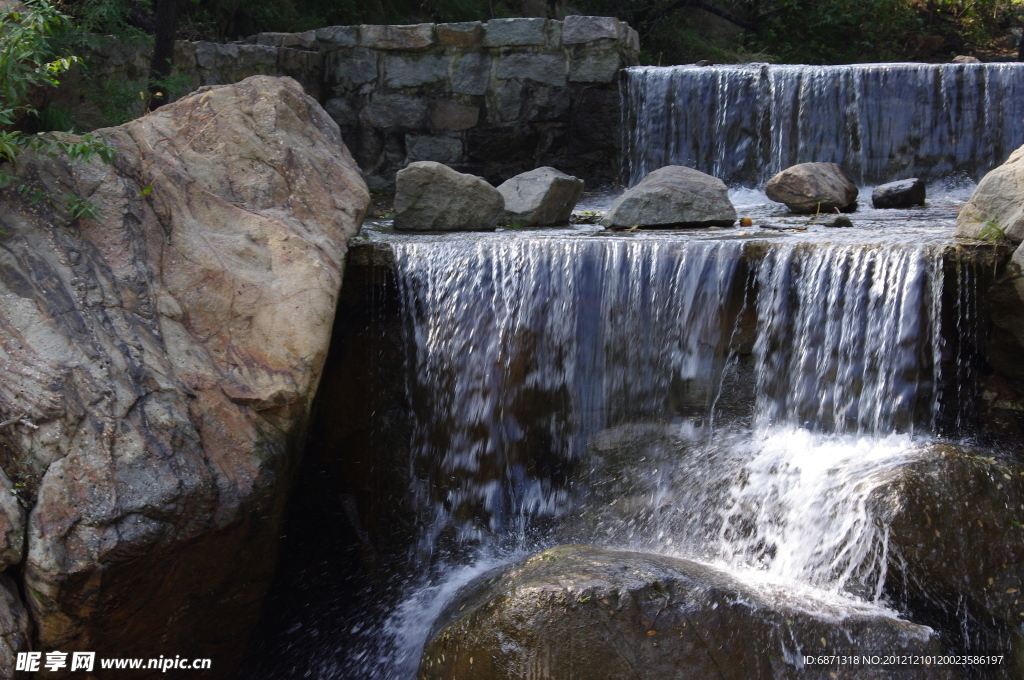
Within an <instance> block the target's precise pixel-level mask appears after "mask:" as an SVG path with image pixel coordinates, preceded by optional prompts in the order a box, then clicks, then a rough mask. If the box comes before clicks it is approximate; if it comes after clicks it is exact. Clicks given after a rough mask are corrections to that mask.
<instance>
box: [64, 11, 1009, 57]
mask: <svg viewBox="0 0 1024 680" xmlns="http://www.w3.org/2000/svg"><path fill="white" fill-rule="evenodd" d="M59 7H60V8H61V9H63V10H64V11H65V12H66V13H68V14H70V15H71V16H72V17H73V18H74V19H75V21H76V22H77V23H78V24H79V25H80V26H82V27H84V28H86V29H88V30H92V31H96V32H102V33H113V34H119V33H122V34H123V33H138V34H149V35H156V36H158V41H159V36H160V34H161V33H167V32H168V29H170V30H173V33H174V35H175V36H176V37H178V38H191V39H213V40H234V39H239V38H242V37H245V36H248V35H252V34H254V33H258V32H261V31H286V32H292V31H303V30H307V29H310V28H317V27H320V26H329V25H341V24H361V23H376V24H382V23H388V24H408V23H419V22H448V21H473V20H483V21H486V20H487V19H490V18H496V17H515V16H546V17H549V18H562V17H564V16H565V15H566V14H567V13H569V14H594V15H605V16H615V17H618V18H619V19H622V20H624V21H627V22H629V24H630V25H631V26H633V27H634V28H636V29H637V30H638V31H639V32H640V36H641V44H642V45H643V48H644V51H643V55H642V57H643V60H644V62H645V63H649V64H658V63H661V64H663V65H668V64H677V63H687V62H692V61H696V60H701V59H707V60H710V61H714V62H736V61H755V60H756V61H774V62H791V63H812V64H829V63H851V62H866V61H893V60H913V61H947V60H949V59H950V58H952V57H953V56H956V55H975V56H978V57H980V58H982V59H983V60H992V59H1016V57H1017V44H1018V43H1019V35H1020V31H1021V27H1022V22H1024V2H1022V1H1021V0H151V1H146V0H64V2H62V3H59Z"/></svg>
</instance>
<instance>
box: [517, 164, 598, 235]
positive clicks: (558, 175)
mask: <svg viewBox="0 0 1024 680" xmlns="http://www.w3.org/2000/svg"><path fill="white" fill-rule="evenodd" d="M498 191H499V192H500V193H501V195H502V197H503V198H504V199H505V214H504V216H503V217H502V221H503V222H504V223H505V224H518V225H521V226H524V227H551V226H554V225H558V224H568V223H569V217H570V216H571V215H572V209H573V208H575V207H576V203H577V202H578V201H579V200H580V196H582V195H583V180H581V179H579V178H577V177H573V176H572V175H567V174H565V173H564V172H560V171H558V170H556V169H554V168H549V167H543V168H537V169H536V170H530V171H529V172H524V173H522V174H519V175H516V176H515V177H513V178H511V179H509V180H507V181H505V182H503V183H502V184H500V185H498Z"/></svg>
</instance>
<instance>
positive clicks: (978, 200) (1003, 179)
mask: <svg viewBox="0 0 1024 680" xmlns="http://www.w3.org/2000/svg"><path fill="white" fill-rule="evenodd" d="M956 235H957V236H963V237H966V238H984V239H989V240H993V241H999V240H1002V239H1004V238H1005V239H1007V240H1009V241H1010V242H1012V243H1020V242H1021V241H1024V146H1022V147H1021V148H1019V149H1017V150H1016V151H1014V152H1013V153H1012V154H1010V157H1009V158H1008V159H1006V162H1005V163H1003V164H1002V165H1000V166H999V167H998V168H996V169H995V170H992V171H991V172H989V173H988V174H987V175H985V176H984V177H982V179H981V181H980V182H978V188H977V189H975V190H974V193H973V194H971V198H970V200H969V201H967V203H966V205H964V207H962V208H960V214H959V215H958V216H957V218H956Z"/></svg>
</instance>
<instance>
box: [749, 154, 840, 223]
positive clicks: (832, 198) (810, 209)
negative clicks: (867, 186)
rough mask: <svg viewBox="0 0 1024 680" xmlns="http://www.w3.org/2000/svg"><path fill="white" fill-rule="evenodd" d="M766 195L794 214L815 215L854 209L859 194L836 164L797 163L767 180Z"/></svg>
mask: <svg viewBox="0 0 1024 680" xmlns="http://www.w3.org/2000/svg"><path fill="white" fill-rule="evenodd" d="M765 194H767V195H768V198H770V199H771V200H773V201H777V202H779V203H785V204H786V207H788V208H789V209H790V210H792V211H793V212H797V213H818V212H832V210H834V209H836V208H838V209H839V210H847V209H849V208H851V207H852V206H855V205H856V200H857V194H858V190H857V186H856V185H855V184H854V183H853V182H851V181H850V179H849V178H848V177H847V176H846V175H845V174H844V173H843V171H842V169H841V168H840V167H839V166H838V165H836V164H835V163H800V164H798V165H794V166H792V167H789V168H786V169H785V170H783V171H782V172H780V173H778V174H777V175H775V176H774V177H772V178H771V179H770V180H768V184H767V186H766V187H765Z"/></svg>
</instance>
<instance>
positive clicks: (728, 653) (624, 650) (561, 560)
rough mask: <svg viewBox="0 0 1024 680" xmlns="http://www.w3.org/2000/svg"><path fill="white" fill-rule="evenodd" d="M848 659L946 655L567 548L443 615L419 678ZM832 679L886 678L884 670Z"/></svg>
mask: <svg viewBox="0 0 1024 680" xmlns="http://www.w3.org/2000/svg"><path fill="white" fill-rule="evenodd" d="M854 649H856V650H887V651H888V652H891V653H908V654H921V653H934V652H938V651H939V650H940V649H941V648H940V646H939V641H938V640H937V639H936V637H935V636H934V634H933V633H932V630H931V629H930V628H926V627H924V626H919V625H915V624H913V623H908V622H906V621H902V620H899V619H897V618H895V617H893V616H890V615H888V614H887V613H886V612H885V611H884V610H882V609H879V608H875V607H872V606H868V605H856V604H853V603H842V604H841V603H840V602H839V601H831V602H826V601H816V598H815V597H814V596H813V595H808V594H807V593H803V592H802V593H799V594H797V593H791V592H788V591H786V589H784V588H781V587H775V586H768V585H765V584H763V583H762V584H758V585H753V584H747V583H743V582H741V581H739V580H738V579H737V578H736V577H734V576H732V575H730V574H728V573H726V572H723V571H721V570H719V569H716V568H714V567H711V566H709V565H707V564H703V563H700V562H695V561H692V560H684V559H677V558H672V557H666V556H663V555H653V554H645V553H636V552H618V551H611V550H600V549H597V548H593V547H590V546H583V545H565V546H559V547H557V548H552V549H550V550H546V551H544V552H542V553H539V554H536V555H533V556H532V557H530V558H528V559H526V560H525V561H523V562H520V563H518V564H514V565H512V566H511V567H508V568H506V569H505V570H504V571H497V572H494V573H489V574H485V575H484V576H482V577H481V578H480V579H478V580H477V581H476V582H474V583H471V584H470V585H468V586H467V587H466V588H465V589H464V590H463V591H462V592H461V593H460V594H459V595H458V596H457V597H456V598H455V600H454V601H453V602H452V603H450V604H449V606H448V607H447V609H446V611H445V612H444V613H442V615H441V618H440V619H439V622H438V626H437V628H436V629H435V630H434V631H433V633H432V635H431V636H430V640H429V642H428V643H427V645H426V647H425V649H424V652H423V657H422V659H421V661H420V668H419V673H418V674H417V677H418V678H423V679H424V680H441V679H444V680H454V679H455V678H458V679H459V680H484V679H486V680H505V679H508V680H512V679H513V678H517V679H518V678H525V677H534V676H537V677H547V678H658V679H659V680H670V679H673V678H678V679H679V680H683V679H689V678H717V679H718V680H759V679H762V678H763V679H764V680H768V679H769V678H772V679H774V678H786V677H793V678H796V677H804V674H805V673H806V672H808V671H809V670H810V671H811V672H812V673H815V674H814V675H813V677H819V675H818V673H819V672H820V671H819V669H814V668H811V669H808V668H807V667H805V666H804V665H803V655H804V654H815V653H836V652H837V651H839V650H854ZM840 653H841V652H840ZM828 670H835V671H836V672H837V674H838V677H840V678H854V677H856V678H881V677H891V676H890V675H888V674H887V673H888V670H889V669H886V668H884V667H879V668H865V667H860V666H858V667H857V668H854V667H853V666H848V667H843V666H839V667H834V668H829V669H828ZM900 670H901V674H900V677H901V678H947V677H948V678H952V677H956V676H955V674H954V673H955V672H954V671H953V670H951V669H950V668H948V667H946V668H941V667H940V668H935V667H929V668H923V667H916V668H914V667H906V668H901V669H900ZM820 677H828V676H827V674H824V673H822V674H821V675H820Z"/></svg>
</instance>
